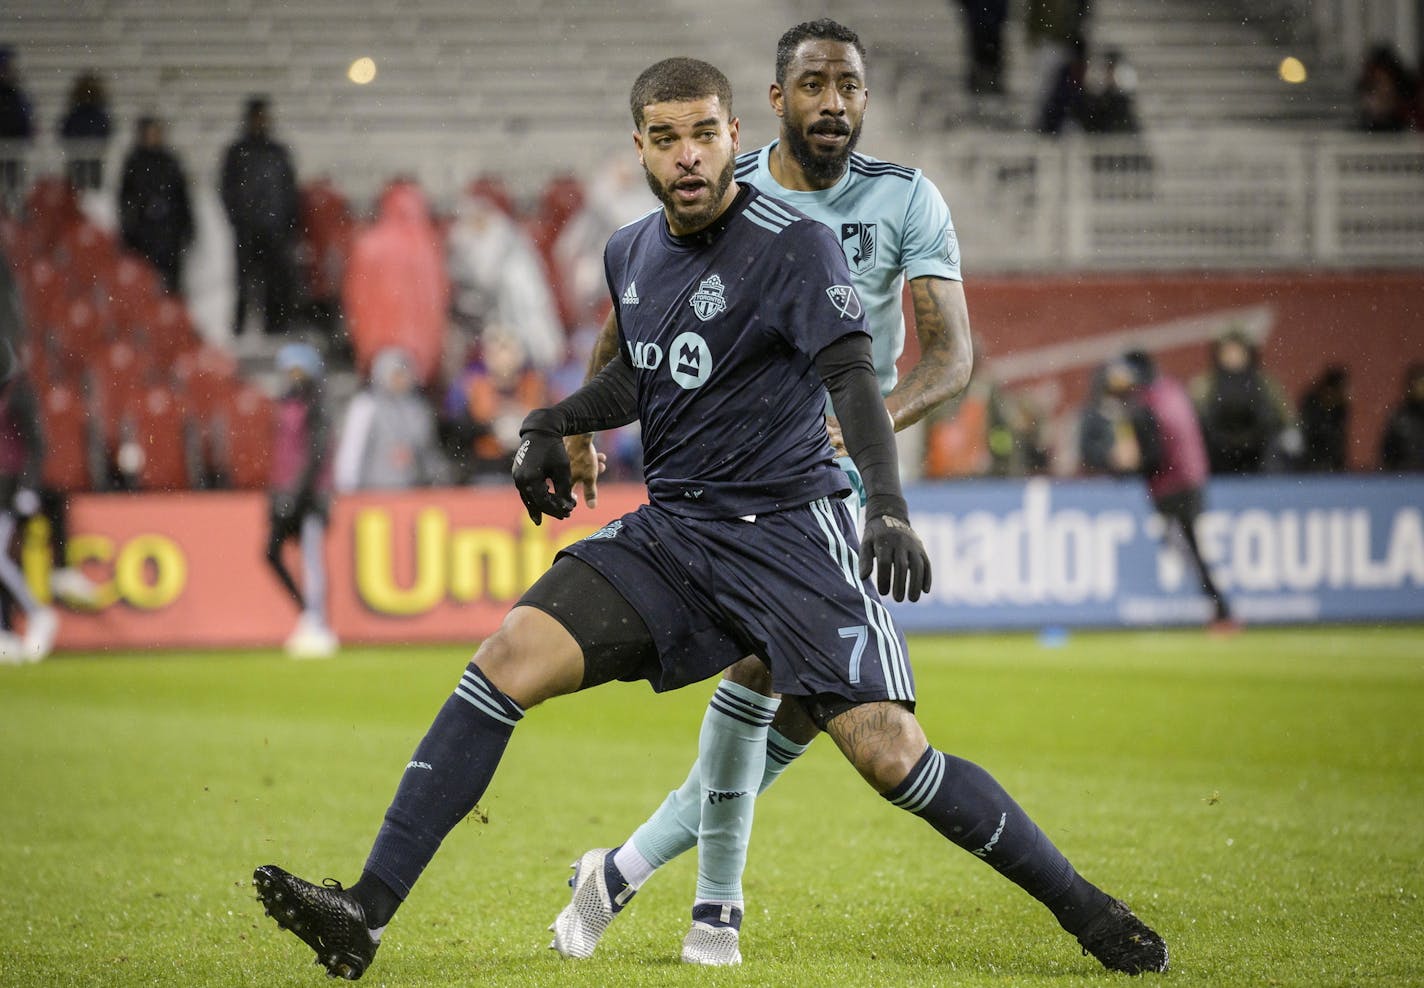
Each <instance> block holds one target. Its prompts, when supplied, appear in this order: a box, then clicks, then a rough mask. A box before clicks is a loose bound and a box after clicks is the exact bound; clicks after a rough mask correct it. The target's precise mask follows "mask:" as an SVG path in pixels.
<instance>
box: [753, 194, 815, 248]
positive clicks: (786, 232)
mask: <svg viewBox="0 0 1424 988" xmlns="http://www.w3.org/2000/svg"><path fill="white" fill-rule="evenodd" d="M745 188H749V189H750V190H751V195H750V196H749V197H748V198H747V204H746V207H745V208H744V209H743V210H742V216H743V218H745V219H746V220H747V221H748V222H749V223H752V224H754V225H756V226H758V227H760V228H761V229H763V230H765V231H766V232H767V233H770V234H772V235H773V236H778V237H780V236H803V235H805V233H806V232H807V230H808V229H809V228H810V227H815V226H819V225H820V224H819V223H817V222H816V221H815V220H813V219H811V217H809V216H807V215H806V214H805V213H803V212H801V210H799V209H797V208H796V207H795V206H793V205H791V204H790V203H789V202H786V201H785V200H782V199H778V198H776V197H775V196H770V195H767V194H766V193H765V192H763V191H761V190H760V189H758V188H757V187H756V186H754V185H749V186H745Z"/></svg>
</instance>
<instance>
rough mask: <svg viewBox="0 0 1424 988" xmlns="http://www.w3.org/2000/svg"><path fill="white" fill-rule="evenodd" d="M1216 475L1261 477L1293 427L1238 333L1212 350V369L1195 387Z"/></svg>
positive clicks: (1275, 388) (1280, 396)
mask: <svg viewBox="0 0 1424 988" xmlns="http://www.w3.org/2000/svg"><path fill="white" fill-rule="evenodd" d="M1192 398H1193V400H1194V401H1195V402H1196V406H1197V415H1198V417H1199V418H1200V419H1201V424H1202V433H1203V435H1204V437H1205V439H1206V448H1207V455H1208V456H1209V457H1210V459H1211V470H1212V473H1260V472H1261V470H1262V467H1263V466H1264V465H1265V464H1266V461H1267V455H1268V453H1270V452H1271V451H1272V449H1273V448H1275V447H1276V446H1277V444H1279V442H1280V440H1281V437H1282V434H1283V433H1285V432H1286V430H1287V429H1288V428H1289V427H1290V424H1291V423H1290V412H1289V408H1290V406H1289V405H1288V404H1287V402H1286V398H1285V393H1284V392H1283V391H1282V389H1281V386H1280V385H1279V384H1277V383H1276V381H1275V380H1274V379H1273V378H1271V377H1269V376H1268V375H1267V374H1266V373H1265V371H1263V370H1262V369H1261V367H1260V355H1259V353H1258V352H1257V350H1256V347H1255V346H1254V345H1253V344H1252V343H1251V341H1250V340H1249V339H1248V338H1247V337H1246V335H1245V334H1244V333H1242V332H1240V331H1238V330H1233V331H1231V332H1229V333H1227V334H1226V335H1225V336H1223V337H1221V338H1220V339H1219V340H1217V341H1216V342H1215V343H1214V344H1213V345H1212V350H1211V367H1210V369H1209V370H1208V371H1207V372H1206V373H1204V374H1202V375H1200V376H1199V377H1197V378H1196V379H1195V380H1194V381H1193V382H1192Z"/></svg>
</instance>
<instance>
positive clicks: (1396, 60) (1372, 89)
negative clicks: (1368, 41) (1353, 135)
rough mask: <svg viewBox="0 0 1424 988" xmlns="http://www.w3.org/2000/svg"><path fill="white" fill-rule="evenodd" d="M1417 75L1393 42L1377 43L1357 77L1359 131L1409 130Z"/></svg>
mask: <svg viewBox="0 0 1424 988" xmlns="http://www.w3.org/2000/svg"><path fill="white" fill-rule="evenodd" d="M1414 91H1415V85H1414V74H1413V73H1412V72H1410V71H1409V69H1408V68H1407V67H1406V66H1405V64H1404V60H1403V59H1402V58H1400V57H1399V52H1398V51H1396V50H1395V48H1394V47H1393V46H1392V45H1384V44H1381V45H1375V46H1374V47H1373V48H1371V49H1370V50H1369V51H1368V52H1367V53H1366V54H1365V60H1364V64H1363V65H1361V66H1360V75H1359V78H1358V79H1356V80H1355V98H1356V114H1357V115H1356V122H1355V126H1356V127H1357V128H1358V129H1359V130H1363V131H1368V132H1370V133H1390V132H1395V131H1401V130H1408V129H1409V127H1410V126H1411V124H1412V123H1413V120H1414V106H1413V105H1412V104H1413V101H1414Z"/></svg>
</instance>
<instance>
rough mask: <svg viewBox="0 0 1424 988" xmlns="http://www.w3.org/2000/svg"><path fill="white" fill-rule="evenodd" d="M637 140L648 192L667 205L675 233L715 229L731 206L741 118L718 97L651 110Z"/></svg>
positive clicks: (647, 109)
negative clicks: (729, 112)
mask: <svg viewBox="0 0 1424 988" xmlns="http://www.w3.org/2000/svg"><path fill="white" fill-rule="evenodd" d="M643 112H644V122H643V130H642V131H641V132H640V133H638V134H635V135H634V139H635V142H636V144H637V146H638V150H639V151H640V152H641V158H642V162H643V174H644V176H645V177H646V178H647V180H648V188H650V189H652V190H653V195H655V196H657V197H658V199H659V201H661V202H662V204H663V210H664V212H665V213H666V214H667V218H668V226H669V227H670V228H671V230H672V232H673V233H676V234H687V233H694V232H696V231H698V230H701V229H702V228H703V227H705V226H707V225H708V224H710V223H711V222H712V221H713V220H715V219H716V218H717V216H718V215H719V214H720V213H721V212H722V210H723V209H724V208H726V206H727V202H726V197H727V191H728V189H729V188H730V187H731V185H732V178H733V173H734V171H735V169H736V154H737V132H738V124H737V120H736V118H732V119H730V120H728V119H727V116H726V113H725V110H724V108H722V107H721V106H720V104H719V101H718V100H717V98H716V97H712V98H709V99H706V100H693V101H689V102H669V103H655V104H650V105H649V106H647V107H645V108H644V111H643Z"/></svg>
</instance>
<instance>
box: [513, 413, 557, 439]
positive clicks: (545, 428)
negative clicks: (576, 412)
mask: <svg viewBox="0 0 1424 988" xmlns="http://www.w3.org/2000/svg"><path fill="white" fill-rule="evenodd" d="M562 424H563V422H562V416H560V415H559V414H558V413H557V412H555V411H554V410H553V409H552V408H536V409H534V411H532V412H530V413H529V414H528V415H526V416H524V421H523V423H521V424H520V426H519V434H520V435H521V436H522V435H524V434H525V433H526V432H548V433H552V434H553V435H556V436H562V435H563V434H564V433H563V430H562V429H561V428H560V426H561V425H562Z"/></svg>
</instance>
